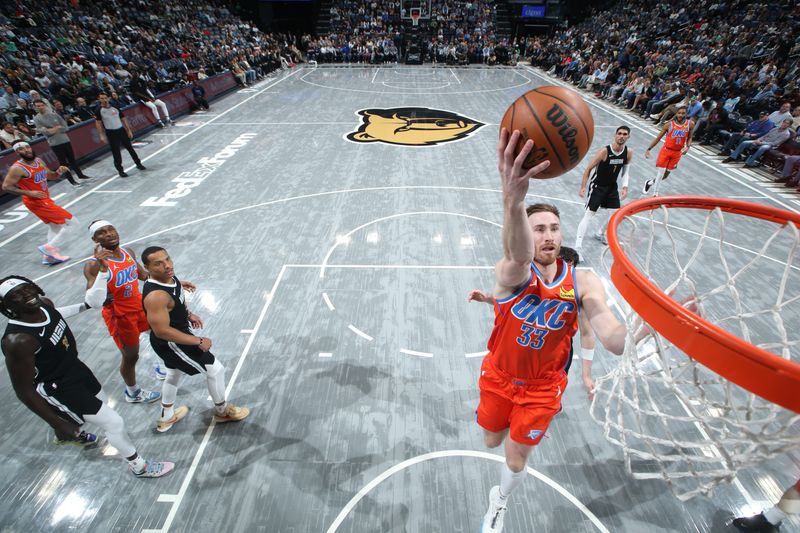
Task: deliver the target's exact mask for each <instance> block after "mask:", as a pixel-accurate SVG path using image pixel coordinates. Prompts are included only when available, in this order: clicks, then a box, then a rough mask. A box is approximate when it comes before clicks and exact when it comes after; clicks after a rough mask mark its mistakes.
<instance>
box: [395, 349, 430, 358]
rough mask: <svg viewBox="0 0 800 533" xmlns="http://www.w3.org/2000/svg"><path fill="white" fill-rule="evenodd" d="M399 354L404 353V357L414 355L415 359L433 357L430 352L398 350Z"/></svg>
mask: <svg viewBox="0 0 800 533" xmlns="http://www.w3.org/2000/svg"><path fill="white" fill-rule="evenodd" d="M400 353H404V354H406V355H414V356H416V357H433V354H432V353H431V352H418V351H416V350H407V349H405V348H400Z"/></svg>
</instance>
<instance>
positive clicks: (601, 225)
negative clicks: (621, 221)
mask: <svg viewBox="0 0 800 533" xmlns="http://www.w3.org/2000/svg"><path fill="white" fill-rule="evenodd" d="M610 218H611V210H610V209H603V211H602V212H601V213H600V217H599V220H598V224H597V235H601V236H602V235H605V234H606V228H607V227H608V219H610Z"/></svg>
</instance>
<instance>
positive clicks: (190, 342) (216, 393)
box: [142, 246, 250, 432]
mask: <svg viewBox="0 0 800 533" xmlns="http://www.w3.org/2000/svg"><path fill="white" fill-rule="evenodd" d="M142 262H143V263H144V266H145V268H146V269H147V271H148V272H149V274H150V277H149V278H148V279H147V281H145V283H144V286H143V287H142V301H143V303H144V312H145V313H146V314H147V321H148V322H149V323H150V345H151V346H152V347H153V350H154V351H155V352H156V354H157V355H158V356H159V357H160V358H161V359H162V360H163V361H164V366H165V367H166V369H167V378H166V379H165V380H164V386H163V389H162V390H161V416H160V417H159V419H158V424H157V425H156V429H157V430H158V431H160V432H164V431H167V430H169V429H170V428H171V427H172V426H173V425H175V423H176V422H178V421H179V420H180V419H181V418H183V417H184V416H186V413H188V412H189V408H188V407H186V406H185V405H182V406H180V407H178V408H175V399H176V397H177V396H178V385H179V383H180V380H181V376H182V375H183V374H188V375H190V376H194V375H196V374H205V376H206V381H207V383H208V392H209V394H210V395H211V399H212V400H213V401H214V411H215V413H214V421H215V422H217V423H222V422H234V421H238V420H242V419H243V418H245V417H246V416H247V415H249V414H250V409H248V408H247V407H237V406H235V405H233V404H230V403H228V402H227V401H225V367H224V366H222V363H220V362H219V360H218V359H216V358H215V357H214V355H213V354H212V353H211V351H210V350H211V339H209V338H207V337H197V336H195V335H194V334H192V328H197V329H199V328H202V327H203V321H202V320H201V319H200V317H199V316H197V315H195V314H193V313H190V312H189V309H188V308H187V307H186V303H185V301H184V291H183V288H182V287H181V283H180V281H178V278H176V277H175V271H174V270H173V267H172V259H171V258H170V257H169V254H167V251H166V250H165V249H164V248H161V247H158V246H151V247H149V248H147V249H145V250H144V251H143V252H142Z"/></svg>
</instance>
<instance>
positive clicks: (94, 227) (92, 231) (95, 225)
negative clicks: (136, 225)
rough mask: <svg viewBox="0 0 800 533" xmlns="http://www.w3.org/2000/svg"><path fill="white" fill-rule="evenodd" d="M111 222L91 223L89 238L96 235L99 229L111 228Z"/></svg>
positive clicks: (99, 221)
mask: <svg viewBox="0 0 800 533" xmlns="http://www.w3.org/2000/svg"><path fill="white" fill-rule="evenodd" d="M113 225H114V224H112V223H111V222H109V221H108V220H98V221H97V222H92V224H91V225H90V226H89V236H90V237H94V234H95V233H97V230H99V229H100V228H105V227H106V226H113Z"/></svg>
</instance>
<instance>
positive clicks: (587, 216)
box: [575, 209, 597, 248]
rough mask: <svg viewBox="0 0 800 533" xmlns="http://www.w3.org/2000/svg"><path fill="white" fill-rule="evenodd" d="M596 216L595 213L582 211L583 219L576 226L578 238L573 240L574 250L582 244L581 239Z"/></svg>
mask: <svg viewBox="0 0 800 533" xmlns="http://www.w3.org/2000/svg"><path fill="white" fill-rule="evenodd" d="M596 214H597V212H596V211H590V210H589V209H587V210H586V211H584V213H583V218H582V219H581V221H580V223H579V224H578V236H577V237H576V238H575V248H580V247H581V245H582V244H583V237H584V236H585V235H586V230H588V229H589V224H590V223H591V222H592V218H594V216H595V215H596Z"/></svg>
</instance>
